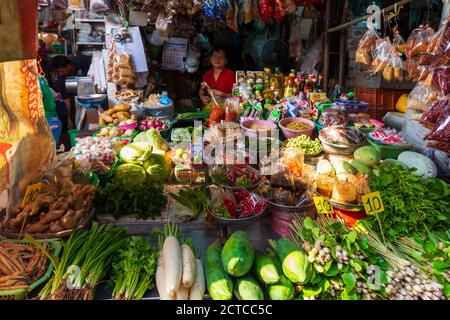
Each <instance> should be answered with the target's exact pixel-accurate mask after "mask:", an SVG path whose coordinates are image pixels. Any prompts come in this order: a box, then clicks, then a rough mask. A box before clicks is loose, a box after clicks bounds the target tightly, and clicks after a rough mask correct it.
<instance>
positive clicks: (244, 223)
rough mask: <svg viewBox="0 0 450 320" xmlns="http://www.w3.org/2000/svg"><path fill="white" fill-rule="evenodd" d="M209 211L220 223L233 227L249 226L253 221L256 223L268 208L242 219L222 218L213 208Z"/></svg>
mask: <svg viewBox="0 0 450 320" xmlns="http://www.w3.org/2000/svg"><path fill="white" fill-rule="evenodd" d="M208 212H209V214H210V215H211V216H212V217H213V218H214V220H216V221H217V222H218V223H220V224H222V225H225V226H233V227H243V226H247V225H249V224H251V223H254V222H255V221H257V220H258V219H259V218H261V217H262V216H263V215H264V214H265V213H266V212H267V209H266V210H264V211H263V212H262V213H261V214H259V215H257V216H251V217H248V218H241V219H227V218H222V217H218V216H215V215H214V214H213V213H212V212H211V210H208Z"/></svg>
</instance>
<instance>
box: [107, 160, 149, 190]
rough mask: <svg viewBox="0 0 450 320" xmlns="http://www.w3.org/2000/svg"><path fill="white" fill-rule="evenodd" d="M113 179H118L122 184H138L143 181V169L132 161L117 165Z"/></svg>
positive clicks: (144, 177)
mask: <svg viewBox="0 0 450 320" xmlns="http://www.w3.org/2000/svg"><path fill="white" fill-rule="evenodd" d="M114 179H117V180H118V181H120V182H121V183H122V184H123V185H124V186H129V185H138V184H142V183H144V182H145V179H146V175H145V171H144V169H143V168H142V167H141V166H139V165H137V164H132V163H124V164H121V165H120V166H118V167H117V170H116V173H115V174H114Z"/></svg>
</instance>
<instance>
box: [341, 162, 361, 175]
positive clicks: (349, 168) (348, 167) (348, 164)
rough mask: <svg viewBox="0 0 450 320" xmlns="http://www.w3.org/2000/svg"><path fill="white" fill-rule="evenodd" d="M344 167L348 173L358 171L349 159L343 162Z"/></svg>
mask: <svg viewBox="0 0 450 320" xmlns="http://www.w3.org/2000/svg"><path fill="white" fill-rule="evenodd" d="M342 168H343V169H344V170H345V172H346V173H350V174H353V175H355V174H357V173H358V170H356V168H355V167H354V166H352V165H351V164H350V163H349V162H347V161H343V162H342Z"/></svg>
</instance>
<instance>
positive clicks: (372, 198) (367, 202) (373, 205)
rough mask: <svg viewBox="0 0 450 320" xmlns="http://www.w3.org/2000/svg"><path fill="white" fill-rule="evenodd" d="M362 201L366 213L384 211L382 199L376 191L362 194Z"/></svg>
mask: <svg viewBox="0 0 450 320" xmlns="http://www.w3.org/2000/svg"><path fill="white" fill-rule="evenodd" d="M362 201H363V205H364V209H365V210H366V213H367V215H373V214H377V213H381V212H383V211H384V205H383V200H381V195H380V192H378V191H376V192H371V193H369V194H366V195H364V196H362Z"/></svg>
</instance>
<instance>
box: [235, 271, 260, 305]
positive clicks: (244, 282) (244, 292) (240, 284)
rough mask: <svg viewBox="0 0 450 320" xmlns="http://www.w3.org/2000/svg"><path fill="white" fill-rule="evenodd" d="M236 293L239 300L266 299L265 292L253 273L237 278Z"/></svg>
mask: <svg viewBox="0 0 450 320" xmlns="http://www.w3.org/2000/svg"><path fill="white" fill-rule="evenodd" d="M234 295H235V296H236V298H237V299H238V300H264V292H263V291H262V289H261V287H260V286H259V283H258V281H256V279H255V277H253V276H252V275H251V273H247V274H246V275H245V276H242V277H239V278H236V279H235V283H234Z"/></svg>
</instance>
